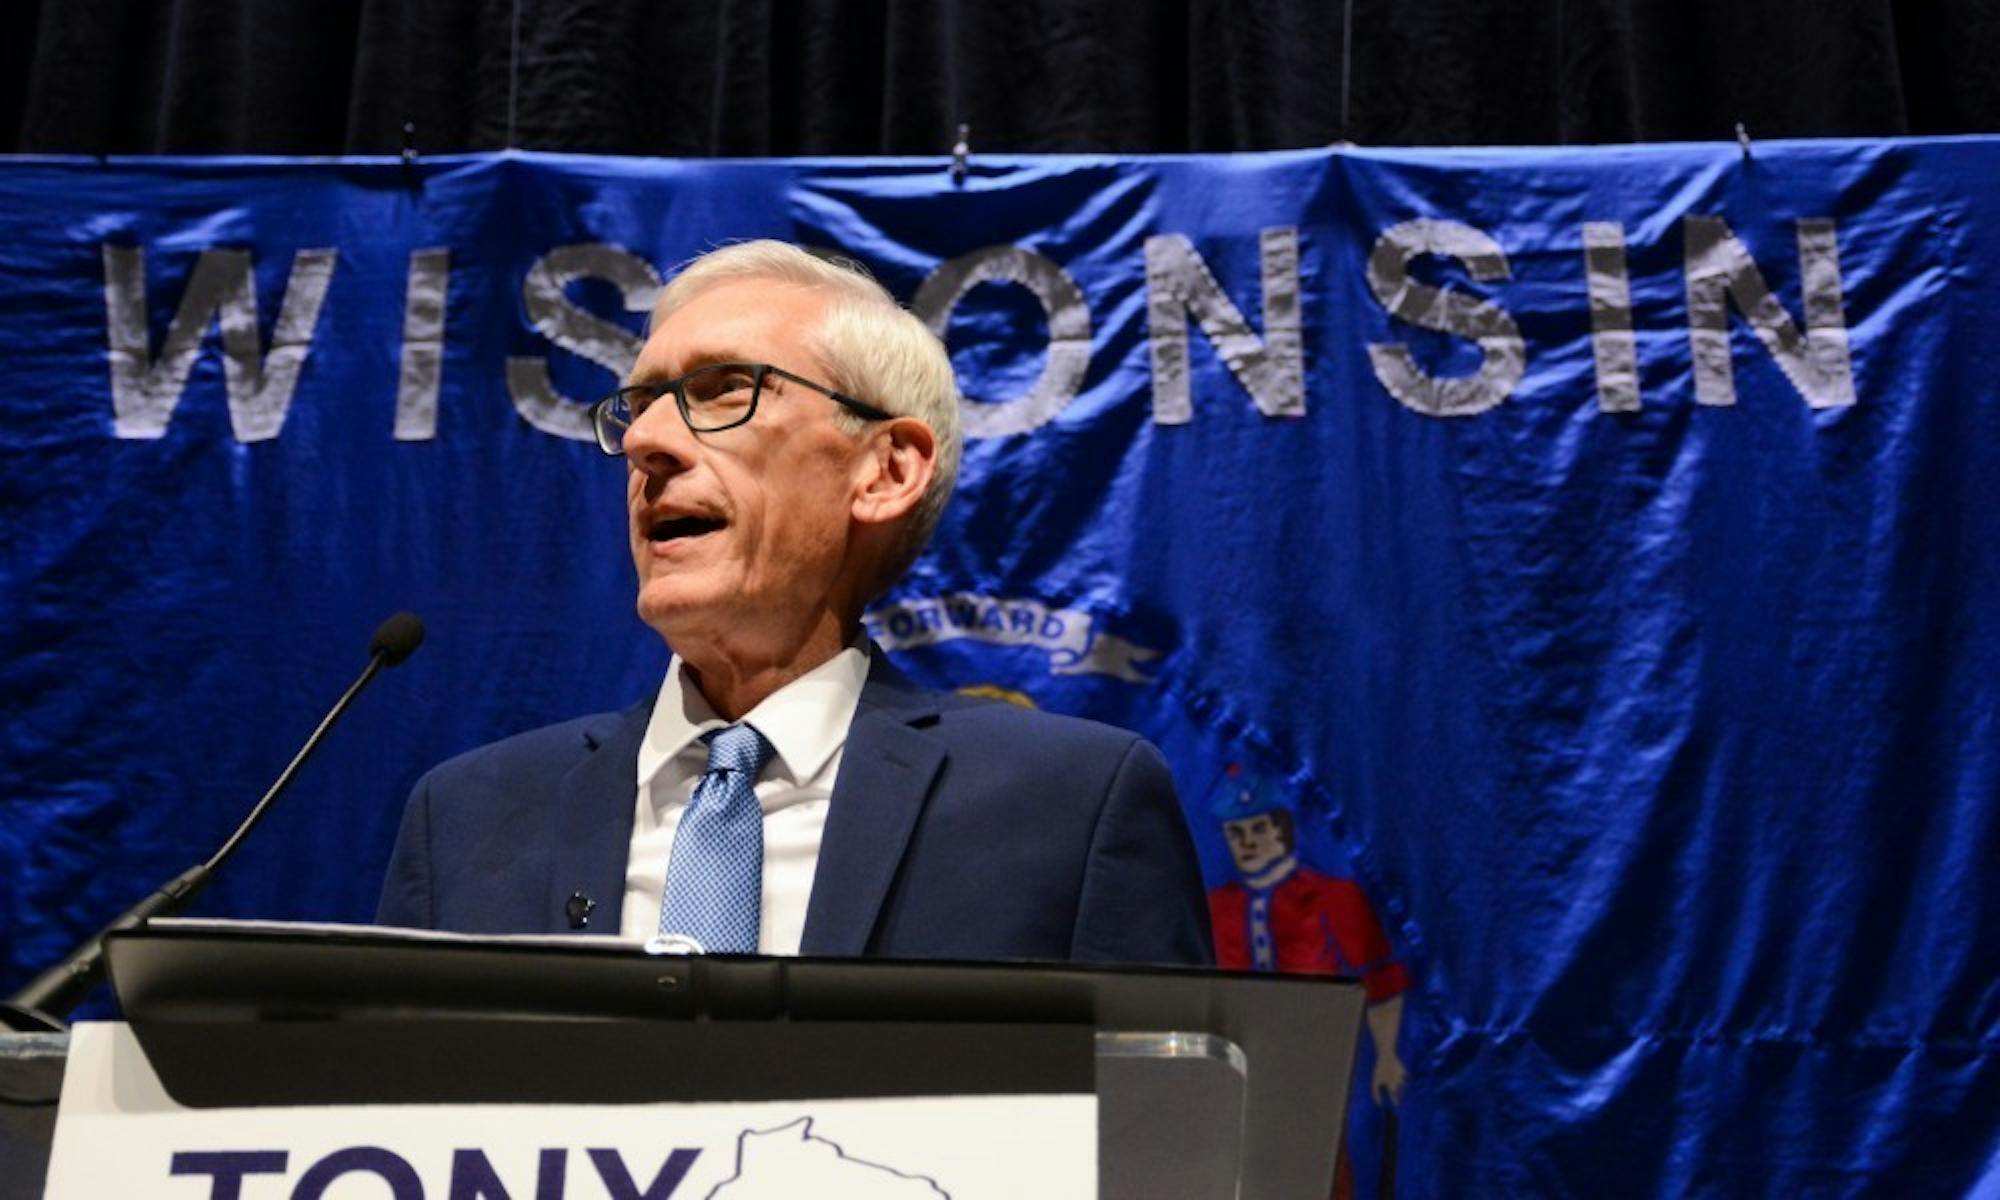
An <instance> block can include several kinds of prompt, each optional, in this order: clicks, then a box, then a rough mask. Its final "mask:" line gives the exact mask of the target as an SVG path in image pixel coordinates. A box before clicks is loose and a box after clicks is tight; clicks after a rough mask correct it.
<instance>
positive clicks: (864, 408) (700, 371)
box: [590, 362, 896, 458]
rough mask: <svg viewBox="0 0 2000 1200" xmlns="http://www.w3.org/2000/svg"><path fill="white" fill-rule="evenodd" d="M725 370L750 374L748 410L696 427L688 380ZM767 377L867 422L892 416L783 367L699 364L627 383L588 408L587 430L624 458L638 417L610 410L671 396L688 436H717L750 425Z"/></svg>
mask: <svg viewBox="0 0 2000 1200" xmlns="http://www.w3.org/2000/svg"><path fill="white" fill-rule="evenodd" d="M727 370H738V371H748V372H750V405H749V407H748V408H745V409H744V410H743V415H742V416H740V417H737V418H736V419H735V420H733V421H726V422H724V423H722V424H720V425H701V424H697V423H696V421H695V410H694V406H693V405H692V404H690V403H689V401H688V396H687V382H688V380H690V379H694V378H696V377H697V376H701V375H707V374H711V373H713V372H718V371H727ZM767 375H776V376H777V377H778V378H780V379H785V380H789V381H791V382H792V383H796V384H799V385H800V386H802V387H808V388H811V389H812V390H813V391H815V392H818V393H820V394H821V395H823V396H826V397H828V398H830V399H832V400H833V401H834V402H835V403H837V404H839V405H841V406H842V407H844V408H846V409H847V410H848V411H849V412H852V413H854V414H855V415H857V416H860V417H863V418H866V419H867V420H870V421H887V420H891V419H893V418H894V417H895V415H896V414H895V413H892V412H889V411H888V410H886V409H881V408H877V407H875V406H874V405H873V404H870V403H868V402H867V401H865V400H856V399H855V398H854V397H852V396H849V395H847V394H845V393H844V392H838V391H835V390H834V389H833V388H830V387H828V386H826V385H825V384H823V383H815V382H813V381H812V380H810V379H807V378H806V377H805V376H803V375H795V374H793V373H792V372H790V371H787V370H785V369H784V368H783V367H777V366H772V365H771V364H770V363H753V362H713V363H703V364H702V365H701V366H698V367H696V368H695V369H694V370H692V371H689V372H688V373H687V374H685V375H681V376H679V377H677V378H674V379H665V380H661V381H660V382H658V383H633V384H627V385H626V386H624V387H622V388H619V389H618V390H617V391H615V392H613V393H611V394H610V395H609V396H606V397H605V398H604V399H602V400H599V401H598V402H597V403H596V404H594V405H592V406H591V409H590V427H591V431H592V432H594V433H595V434H596V435H597V448H598V449H599V450H602V451H604V453H606V454H608V455H610V456H611V457H613V458H622V457H624V455H625V446H624V444H625V431H626V430H628V429H630V428H632V424H633V422H635V421H637V420H638V419H639V416H638V415H631V416H630V419H626V418H623V417H620V416H618V415H616V414H615V413H614V412H613V411H612V410H613V409H614V408H616V407H621V406H622V407H623V408H624V410H625V412H626V413H627V414H632V400H631V398H632V397H633V396H635V395H637V396H644V397H646V399H647V401H648V402H649V403H650V402H651V401H656V400H658V399H659V398H660V397H662V396H665V395H668V394H670V393H671V394H672V396H673V398H674V407H676V408H678V409H680V413H681V421H682V422H683V423H684V424H686V425H687V427H688V430H689V431H690V432H692V433H721V432H722V431H723V430H725V429H735V428H736V427H737V426H739V425H747V424H749V422H750V418H752V417H754V416H756V415H757V404H758V402H759V401H761V400H762V399H763V398H764V378H765V376H767ZM614 434H615V436H616V439H617V443H618V444H617V448H616V449H614V448H613V446H612V440H613V436H614Z"/></svg>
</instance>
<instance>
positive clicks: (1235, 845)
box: [1208, 763, 1410, 1105]
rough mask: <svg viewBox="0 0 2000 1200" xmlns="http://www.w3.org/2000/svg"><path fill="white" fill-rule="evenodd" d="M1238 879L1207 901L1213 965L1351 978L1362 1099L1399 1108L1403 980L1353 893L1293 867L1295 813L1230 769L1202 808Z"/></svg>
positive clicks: (1270, 790) (1273, 787)
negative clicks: (1364, 1018)
mask: <svg viewBox="0 0 2000 1200" xmlns="http://www.w3.org/2000/svg"><path fill="white" fill-rule="evenodd" d="M1209 812H1210V813H1211V815H1213V816H1214V817H1215V818H1216V819H1217V820H1219V821H1220V822H1221V823H1222V834H1223V837H1224V839H1225V840H1226V841H1227V842H1228V844H1229V857H1230V860H1231V861H1232V862H1234V863H1235V865H1236V873H1237V875H1238V876H1239V878H1238V879H1236V880H1232V881H1231V882H1229V883H1225V884H1223V885H1222V886H1220V887H1217V888H1215V889H1214V890H1212V891H1210V892H1209V894H1208V904H1209V915H1210V919H1211V921H1212V922H1213V925H1214V931H1215V958H1216V962H1217V964H1218V965H1220V966H1223V967H1228V968H1230V969H1232V970H1239V971H1283V972H1289V973H1296V974H1302V975H1351V976H1354V977H1356V978H1358V979H1359V980H1360V981H1361V985H1362V987H1363V989H1364V990H1365V991H1366V992H1367V995H1368V1034H1369V1038H1370V1040H1371V1041H1372V1042H1373V1043H1374V1046H1375V1070H1374V1072H1373V1074H1372V1075H1371V1076H1370V1079H1369V1089H1368V1091H1369V1094H1370V1095H1371V1096H1373V1097H1374V1098H1375V1102H1376V1103H1377V1104H1386V1105H1395V1104H1400V1103H1401V1102H1402V1098H1403V1087H1404V1084H1405V1082H1406V1081H1407V1079H1408V1071H1407V1070H1406V1069H1405V1068H1404V1066H1403V1060H1402V1057H1401V1056H1400V1055H1399V1054H1398V1053H1397V1050H1396V1041H1397V1038H1398V1036H1399V1034H1400V1033H1401V1031H1402V1024H1403V993H1404V992H1405V991H1407V990H1409V986H1410V974H1409V972H1408V971H1407V970H1406V969H1404V967H1403V964H1402V963H1400V962H1398V961H1396V957H1395V952H1394V951H1393V950H1391V949H1390V947H1389V938H1388V935H1387V934H1385V933H1383V931H1382V923H1381V922H1380V921H1379V920H1377V919H1376V917H1375V909H1374V907H1373V906H1372V905H1370V904H1369V903H1368V897H1367V895H1365V894H1364V893H1363V892H1362V890H1361V887H1360V885H1359V884H1356V883H1355V882H1354V881H1353V880H1352V879H1342V878H1339V877H1337V876H1333V875H1327V874H1324V873H1322V872H1319V871H1315V870H1313V869H1312V868H1311V867H1308V866H1306V865H1305V864H1303V863H1301V862H1300V861H1299V854H1298V831H1297V829H1296V828H1295V827H1294V824H1293V817H1292V810H1291V808H1290V807H1289V805H1288V804H1287V803H1286V801H1285V797H1284V794H1283V792H1281V791H1280V790H1279V788H1278V786H1277V784H1276V783H1275V782H1274V781H1272V780H1270V779H1267V778H1264V777H1261V776H1250V775H1246V774H1244V773H1243V771H1242V768H1241V767H1240V766H1238V765H1237V764H1234V763H1232V764H1230V766H1229V768H1228V769H1227V770H1226V771H1225V772H1224V775H1223V779H1222V781H1221V784H1220V785H1219V786H1218V788H1217V789H1216V793H1215V795H1214V796H1213V797H1212V799H1211V801H1210V804H1209Z"/></svg>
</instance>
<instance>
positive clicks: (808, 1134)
mask: <svg viewBox="0 0 2000 1200" xmlns="http://www.w3.org/2000/svg"><path fill="white" fill-rule="evenodd" d="M812 1127H813V1118H811V1117H800V1118H799V1119H797V1120H795V1121H789V1122H787V1123H785V1124H783V1125H779V1126H776V1127H774V1128H771V1129H746V1130H744V1131H743V1132H742V1133H740V1134H738V1135H737V1137H736V1173H735V1174H734V1175H731V1176H730V1177H729V1178H727V1179H725V1180H723V1181H722V1182H721V1183H718V1184H716V1185H715V1186H714V1187H713V1188H711V1189H709V1193H708V1196H707V1197H706V1200H796V1198H797V1197H799V1196H816V1197H826V1198H827V1200H934V1198H936V1197H943V1200H951V1193H950V1192H947V1191H945V1190H944V1188H943V1187H941V1186H940V1185H939V1184H938V1182H937V1181H936V1180H935V1179H931V1178H929V1177H927V1176H924V1175H914V1174H910V1173H907V1172H904V1171H898V1170H897V1169H896V1168H894V1167H890V1166H884V1165H883V1164H881V1163H872V1162H866V1161H864V1160H862V1159H858V1158H851V1157H849V1156H848V1154H847V1151H845V1150H843V1149H841V1148H840V1145H839V1143H837V1142H833V1141H830V1140H828V1139H827V1138H823V1137H820V1136H818V1135H817V1134H815V1133H813V1131H812Z"/></svg>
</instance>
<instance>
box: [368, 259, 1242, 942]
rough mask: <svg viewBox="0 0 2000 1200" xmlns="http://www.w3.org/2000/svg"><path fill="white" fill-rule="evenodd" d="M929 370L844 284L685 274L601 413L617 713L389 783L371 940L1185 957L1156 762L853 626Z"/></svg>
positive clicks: (893, 515)
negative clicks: (632, 633) (937, 680)
mask: <svg viewBox="0 0 2000 1200" xmlns="http://www.w3.org/2000/svg"><path fill="white" fill-rule="evenodd" d="M957 404H958V401H957V389H956V385H955V384H954V382H953V379H952V373H951V362H950V359H949V357H948V356H947V355H946V353H945V351H944V348H943V346H942V345H941V344H940V343H939V342H938V340H937V338H935V337H934V336H933V335H932V334H931V333H930V332H929V331H928V330H927V329H926V328H924V326H923V324H922V323H921V322H919V321H918V320H917V319H916V318H915V317H913V316H911V315H910V314H908V313H907V312H904V311H903V310H902V309H900V308H899V307H897V305H896V304H895V302H894V300H893V299H891V298H890V297H889V295H888V293H887V292H885V291H883V290H882V289H881V287H880V286H879V285H877V284H876V283H875V282H874V281H873V280H872V279H869V278H868V277H867V276H866V275H865V274H862V273H861V272H860V271H859V269H858V268H851V267H849V266H845V265H840V264H835V263H831V262H828V261H825V260H822V259H819V258H816V257H814V256H812V255H810V254H807V253H805V252H803V251H801V250H798V249H797V248H795V247H791V246H787V245H783V244H781V243H776V242H749V243H744V244H741V245H736V246H731V247H727V248H725V249H722V250H718V251H716V252H714V253H712V254H709V255H706V256H704V257H702V258H700V259H698V260H696V261H695V262H694V263H693V264H691V265H689V266H688V267H687V268H686V269H685V270H684V271H683V272H682V273H681V274H680V275H679V276H678V277H677V278H676V279H675V280H674V281H673V283H672V284H671V285H669V286H668V287H667V288H666V289H665V290H664V291H663V292H662V293H661V295H660V299H659V302H658V304H657V305H656V307H655V309H654V313H653V320H652V327H651V333H650V336H649V337H648V338H647V341H646V343H645V346H644V348H643V350H642V351H641V353H640V355H639V359H638V362H637V363H636V365H635V366H634V368H633V371H632V375H631V379H630V381H629V383H628V384H627V386H626V387H624V388H623V389H621V390H620V391H619V392H618V393H617V394H616V395H614V396H612V397H611V398H609V399H607V400H606V401H605V402H604V403H603V404H601V405H599V407H598V408H597V410H596V411H595V414H594V416H595V419H596V422H597V431H598V438H599V443H600V445H601V446H602V447H603V448H604V449H605V450H606V451H607V452H608V453H612V454H623V455H624V457H625V459H626V461H627V464H628V467H629V470H628V473H627V489H626V490H627V500H628V504H627V507H628V511H629V517H630V529H629V533H630V538H631V546H632V556H633V561H634V563H635V565H636V566H637V569H638V580H639V596H638V609H639V615H640V617H641V618H642V619H643V620H644V621H645V622H646V623H647V624H648V625H650V626H652V628H654V629H655V630H657V631H658V632H659V633H660V634H661V635H662V636H663V637H664V638H665V639H666V640H667V642H668V644H669V646H670V647H671V648H672V649H673V651H674V657H673V660H672V664H671V666H670V667H669V668H668V671H667V677H666V679H665V681H664V682H663V683H662V685H661V688H660V691H659V694H658V696H657V697H656V698H655V699H654V700H653V701H652V702H650V703H649V704H645V705H641V706H639V707H636V708H633V709H631V710H628V711H627V712H625V713H622V714H603V715H599V716H594V717H586V718H583V719H581V720H578V721H572V722H569V723H567V724H563V725H557V726H552V727H550V728H546V729H540V730H536V731H533V732H531V733H527V734H522V735H520V736H518V737H514V738H510V739H508V740H506V741H503V742H499V743H497V744H494V745H491V746H487V747H484V748H482V749H479V750H475V751H473V752H471V753H470V754H466V755H463V756H461V757H459V758H456V759H454V760H452V761H450V762H448V763H445V764H444V765H443V766H440V767H438V768H437V769H435V770H433V771H432V772H431V773H430V774H428V775H426V776H425V777H424V778H423V779H422V780H421V781H419V782H418V784H417V786H416V788H415V790H414V792H413V793H412V795H411V798H410V803H409V807H408V809H407V811H406V813H405V815H404V820H403V827H402V832H401V835H400V837H399V839H398V842H397V846H396V851H395V855H394V858H393V860H392V862H391V864H390V869H389V875H388V879H387V882H386V883H385V885H384V888H383V894H382V903H381V908H380V911H379V913H378V920H380V921H381V922H382V923H384V924H395V925H410V926H422V927H435V928H444V929H455V930H463V931H468V932H505V931H523V932H536V931H550V932H561V931H568V930H576V931H580V932H585V933H617V934H620V935H621V936H625V937H629V938H634V939H644V940H653V941H656V942H657V944H659V945H660V946H662V947H670V946H687V945H688V944H690V943H692V944H694V945H698V946H700V947H702V948H704V949H707V950H710V951H729V950H733V951H751V950H755V951H761V952H764V953H780V954H782V953H795V952H796V953H806V954H827V955H856V954H877V955H888V956H899V957H951V958H1036V959H1081V960H1119V961H1136V962H1206V961H1207V960H1208V957H1209V950H1208V940H1207V929H1206V921H1205V913H1204V911H1203V907H1202V905H1203V901H1202V892H1201V881H1200V874H1199V870H1198V868H1197V866H1196V862H1195V857H1194V851H1193V848H1192V846H1191V844H1190V842H1189V838H1188V835H1187V830H1186V828H1185V826H1184V824H1183V821H1182V817H1181V814H1180V809H1179V805H1178V803H1177V802H1176V800H1175V798H1174V793H1173V786H1172V782H1171V779H1170V778H1169V776H1168V773H1167V770H1166V766H1165V764H1164V763H1163V762H1162V761H1161V759H1160V756H1159V754H1158V752H1157V751H1155V750H1154V749H1153V748H1152V747H1151V746H1150V745H1148V744H1146V743H1145V742H1144V741H1142V740H1140V739H1138V738H1136V737H1134V736H1133V735H1131V734H1129V733H1125V732H1122V731H1119V730H1114V729H1111V728H1108V727H1106V726H1102V725H1097V724H1094V723H1091V722H1086V721H1079V720H1074V719H1069V718H1063V717H1056V716H1052V715H1049V714H1045V713H1039V712H1035V711H1033V710H1028V709H1023V708H1020V707H1018V706H1015V705H1011V704H1004V703H995V702H991V701H984V700H975V699H972V698H969V697H960V696H950V695H940V694H937V693H933V692H928V691H925V690H923V689H921V688H918V687H916V686H915V685H914V684H912V683H911V682H910V681H909V680H908V679H906V678H905V677H904V676H903V675H901V674H900V673H899V672H898V671H897V670H896V669H895V668H894V667H893V666H892V665H890V664H889V662H888V661H887V660H886V659H885V658H884V657H883V656H882V654H881V652H880V651H879V650H877V649H875V648H874V647H873V646H871V645H870V644H869V643H868V641H867V639H866V638H865V637H864V636H863V635H862V633H861V613H862V609H863V607H864V606H865V605H866V604H867V603H868V602H869V601H870V600H871V599H873V598H874V597H875V596H877V595H879V594H880V593H881V592H882V591H883V590H884V589H885V588H887V587H888V586H889V584H891V583H892V582H893V581H894V580H895V578H896V577H897V576H898V575H899V574H900V573H901V572H902V571H903V569H904V568H905V567H907V566H908V564H909V563H910V562H911V561H912V560H913V559H914V558H915V556H916V555H917V553H918V551H919V550H921V548H922V547H923V544H924V542H925V540H926V539H927V538H928V537H929V535H930V532H931V530H932V529H933V528H935V527H936V524H937V521H938V517H939V514H940V513H941V512H942V510H943V507H944V503H945V501H946V500H947V499H948V498H949V496H950V492H951V487H952V482H953V479H954V477H955V475H956V473H957V466H958V451H959V432H958V407H957Z"/></svg>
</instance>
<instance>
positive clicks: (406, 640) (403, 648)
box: [368, 612, 424, 667]
mask: <svg viewBox="0 0 2000 1200" xmlns="http://www.w3.org/2000/svg"><path fill="white" fill-rule="evenodd" d="M423 644H424V622H423V619H422V618H420V617H418V616H417V614H415V613H413V612H399V613H397V614H396V615H395V616H393V617H390V618H389V619H388V620H386V621H384V622H382V624H381V625H379V626H377V627H376V629H375V637H374V638H373V640H371V641H370V642H369V643H368V653H369V655H370V656H371V657H372V656H374V655H377V654H379V655H381V656H382V665H383V666H385V667H393V666H395V665H397V664H398V663H400V662H402V661H403V660H404V659H406V658H408V657H410V655H412V654H414V653H416V651H417V647H418V646H421V645H423Z"/></svg>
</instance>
